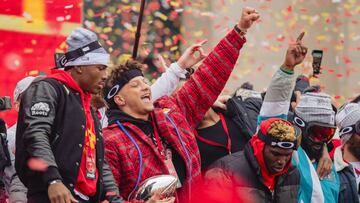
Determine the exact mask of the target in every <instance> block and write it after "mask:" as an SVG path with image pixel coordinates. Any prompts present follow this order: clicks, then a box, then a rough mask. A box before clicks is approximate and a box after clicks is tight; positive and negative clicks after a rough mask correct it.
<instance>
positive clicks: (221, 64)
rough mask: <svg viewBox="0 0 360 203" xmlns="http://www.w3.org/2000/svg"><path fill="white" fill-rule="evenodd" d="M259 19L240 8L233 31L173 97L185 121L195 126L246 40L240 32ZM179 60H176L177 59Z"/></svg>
mask: <svg viewBox="0 0 360 203" xmlns="http://www.w3.org/2000/svg"><path fill="white" fill-rule="evenodd" d="M257 19H259V14H258V13H257V12H256V11H255V9H252V8H245V9H243V12H242V16H241V20H240V21H239V23H238V24H237V25H236V26H237V31H236V30H235V29H234V30H232V31H230V32H229V33H228V34H227V35H226V37H225V38H223V39H222V40H221V41H220V43H219V44H218V45H217V46H216V47H215V48H214V50H213V51H212V52H211V53H210V54H209V55H208V56H207V57H206V59H205V60H204V61H203V63H202V64H201V65H200V67H199V69H198V70H197V71H195V73H194V74H193V75H192V77H191V78H190V80H189V81H187V82H186V83H185V85H184V86H183V87H182V88H181V89H180V90H179V91H178V92H177V93H176V94H175V95H174V96H173V99H174V100H175V103H176V104H177V106H178V107H179V108H180V109H181V110H182V113H183V115H185V117H186V118H187V121H188V122H189V123H190V124H191V126H192V127H193V128H195V127H196V126H197V125H198V124H199V122H200V121H201V120H202V119H203V117H204V115H205V113H206V111H207V110H208V109H209V108H210V107H211V105H212V104H213V103H214V102H215V100H216V98H217V97H218V96H219V95H220V93H221V91H222V90H223V88H224V86H225V84H226V82H227V80H228V79H229V76H230V73H231V71H232V70H233V68H234V66H235V63H236V61H237V59H238V57H239V52H240V49H241V48H242V46H243V44H244V43H245V42H246V39H245V37H244V36H243V35H244V34H243V32H246V30H247V29H248V28H250V27H251V25H252V24H253V22H254V21H256V20H257ZM179 61H180V59H179Z"/></svg>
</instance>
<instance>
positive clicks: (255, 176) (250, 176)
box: [205, 144, 300, 203]
mask: <svg viewBox="0 0 360 203" xmlns="http://www.w3.org/2000/svg"><path fill="white" fill-rule="evenodd" d="M214 177H217V178H218V177H223V178H220V179H227V178H230V179H232V180H234V179H233V178H234V177H235V180H236V177H240V178H241V180H240V181H233V182H234V183H233V184H234V187H236V189H235V191H237V192H239V193H241V194H248V196H249V197H248V198H249V200H252V202H254V203H258V202H264V203H270V202H271V203H273V202H274V203H275V202H276V203H292V202H294V203H295V202H297V200H298V198H297V197H298V189H299V184H300V175H299V171H298V170H297V169H296V168H295V167H294V166H291V167H290V169H289V171H287V172H286V173H284V174H282V175H280V176H278V177H277V180H276V186H275V189H274V192H273V193H272V192H271V191H270V190H269V189H268V188H267V187H266V186H265V185H264V184H263V180H262V176H261V171H260V166H259V164H258V162H257V160H256V158H255V156H254V152H253V149H252V147H251V145H250V144H247V145H246V146H245V149H244V151H240V152H236V153H233V154H231V155H228V156H226V157H223V158H221V159H219V160H218V161H216V162H215V163H214V164H213V166H212V167H211V169H210V170H209V171H207V172H206V174H205V182H212V183H213V182H214ZM219 181H223V180H219Z"/></svg>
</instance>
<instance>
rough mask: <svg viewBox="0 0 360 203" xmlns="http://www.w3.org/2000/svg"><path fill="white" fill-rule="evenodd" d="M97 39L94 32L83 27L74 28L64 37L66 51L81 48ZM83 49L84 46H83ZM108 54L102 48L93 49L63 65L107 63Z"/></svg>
mask: <svg viewBox="0 0 360 203" xmlns="http://www.w3.org/2000/svg"><path fill="white" fill-rule="evenodd" d="M94 41H98V38H97V36H96V34H95V33H94V32H92V31H90V30H87V29H85V28H76V29H75V30H73V31H72V32H71V34H70V36H69V37H68V38H67V39H66V43H67V45H68V52H69V51H73V50H76V49H78V48H82V47H84V46H86V45H88V44H90V43H91V42H94ZM84 49H85V48H84ZM109 60H110V55H109V54H108V53H107V52H106V51H105V49H104V48H102V47H101V48H98V49H95V50H93V51H91V52H89V53H87V54H85V55H84V56H81V57H79V58H77V59H75V60H73V61H69V62H67V63H66V64H65V66H75V65H105V66H107V65H108V64H109Z"/></svg>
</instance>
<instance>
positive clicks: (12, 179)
mask: <svg viewBox="0 0 360 203" xmlns="http://www.w3.org/2000/svg"><path fill="white" fill-rule="evenodd" d="M34 79H35V77H33V76H28V77H25V78H23V79H21V80H20V81H19V82H18V83H17V84H16V87H15V90H14V100H13V101H14V107H13V108H14V109H15V111H19V106H20V102H21V95H22V94H23V93H24V92H25V90H26V89H27V88H28V87H29V86H30V84H31V83H32V82H33V81H34ZM16 127H17V125H16V123H15V124H14V125H13V126H11V127H10V128H9V129H8V130H7V141H8V149H9V155H10V160H11V165H10V166H7V167H5V169H4V176H3V180H4V185H5V189H6V193H7V196H8V201H9V203H15V202H17V203H25V202H26V201H27V199H26V192H27V189H26V187H25V186H24V185H23V184H22V183H21V181H20V180H19V177H18V176H17V174H16V171H15V168H14V164H15V136H16Z"/></svg>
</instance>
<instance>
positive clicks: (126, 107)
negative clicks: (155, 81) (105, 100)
mask: <svg viewBox="0 0 360 203" xmlns="http://www.w3.org/2000/svg"><path fill="white" fill-rule="evenodd" d="M114 101H115V103H116V104H117V105H118V107H119V108H120V110H122V111H123V112H125V113H127V114H129V115H130V116H133V117H135V118H140V119H146V118H147V116H148V115H149V113H150V112H151V111H152V110H153V109H154V105H153V102H152V100H151V89H150V85H149V84H148V83H147V81H146V79H145V78H144V77H143V76H137V77H134V78H132V79H131V80H130V81H129V82H128V83H127V84H126V85H124V86H123V87H122V88H121V90H120V91H119V93H118V94H117V95H116V96H115V97H114ZM146 120H147V119H146Z"/></svg>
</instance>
